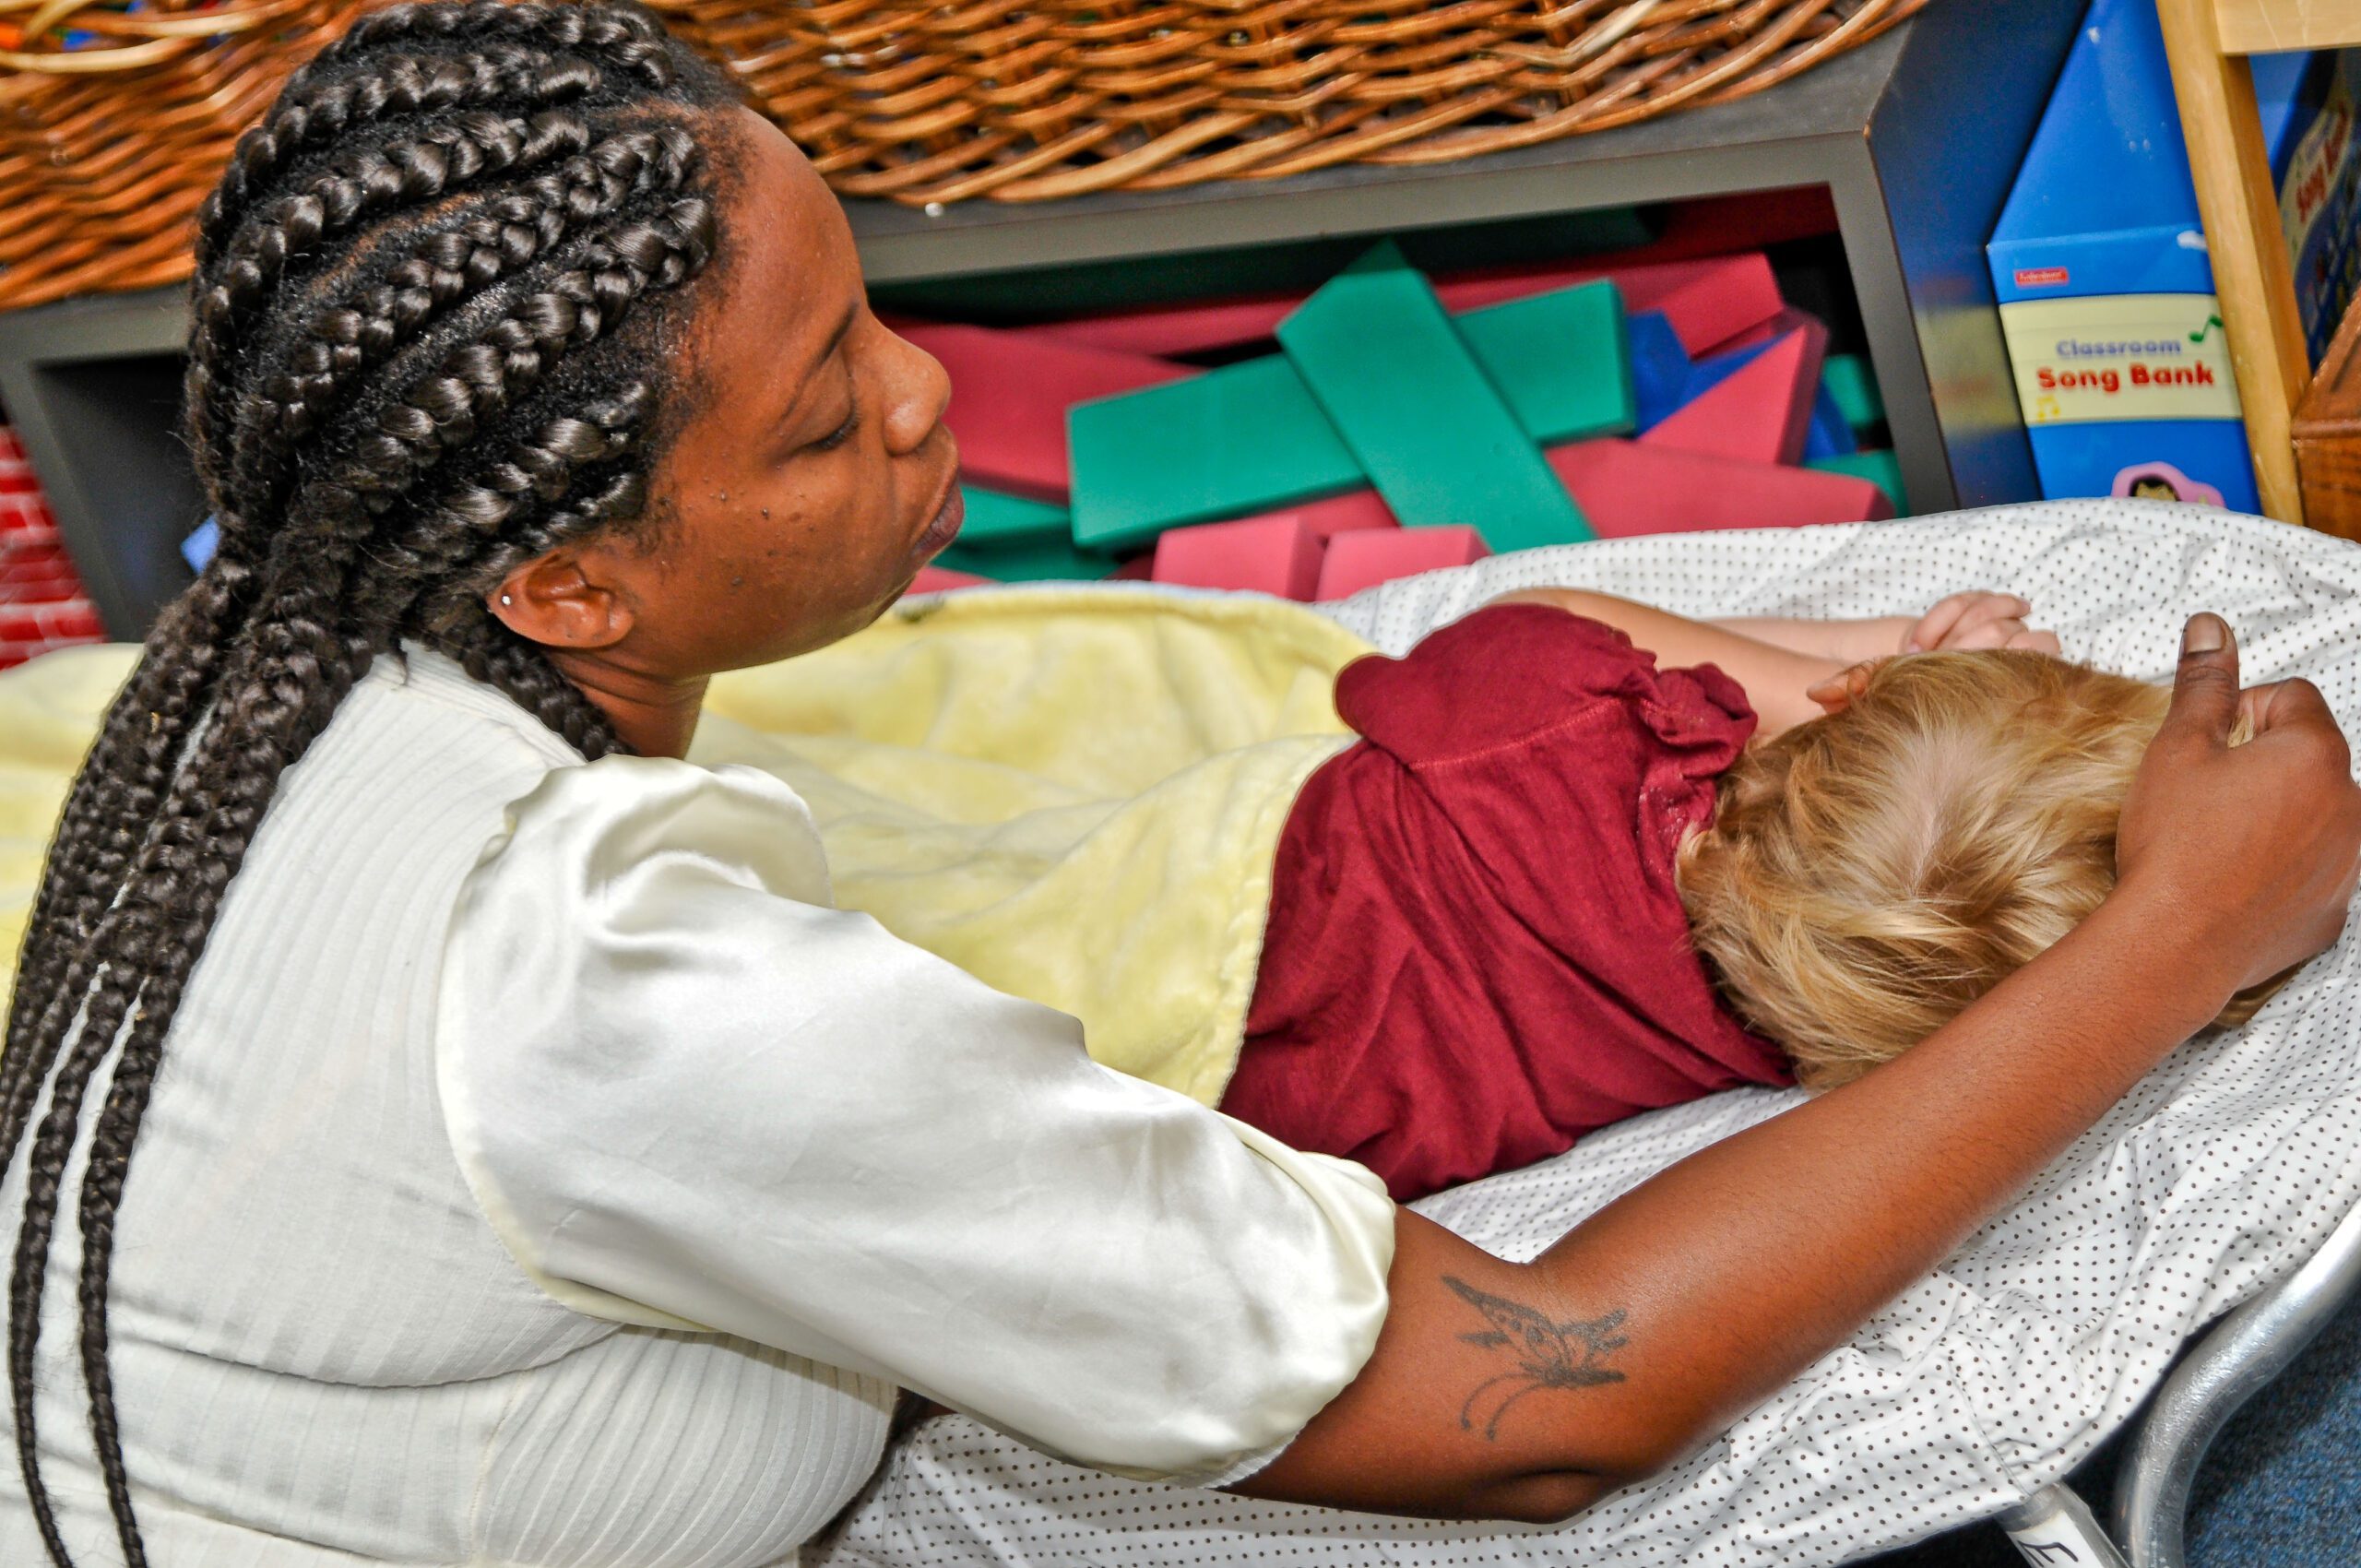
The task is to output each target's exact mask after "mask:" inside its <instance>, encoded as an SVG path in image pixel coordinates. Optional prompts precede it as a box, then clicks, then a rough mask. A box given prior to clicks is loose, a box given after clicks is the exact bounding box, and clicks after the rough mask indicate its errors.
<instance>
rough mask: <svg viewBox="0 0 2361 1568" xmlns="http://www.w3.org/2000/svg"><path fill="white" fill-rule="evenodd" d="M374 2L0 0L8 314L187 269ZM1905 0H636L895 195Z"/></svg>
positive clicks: (1000, 188)
mask: <svg viewBox="0 0 2361 1568" xmlns="http://www.w3.org/2000/svg"><path fill="white" fill-rule="evenodd" d="M366 3H367V0H148V4H147V5H146V6H144V7H143V8H141V9H138V10H127V9H125V8H124V6H123V4H122V0H43V3H39V4H36V0H0V46H5V47H0V192H5V193H6V196H5V197H0V200H5V202H6V214H7V220H6V222H5V223H0V309H5V308H12V307H15V306H19V305H27V304H33V303H40V302H42V301H44V300H52V299H56V298H59V297H61V296H64V295H66V294H72V293H78V292H87V291H101V290H113V289H133V288H141V287H145V286H148V285H151V284H158V283H165V282H170V281H172V280H174V279H180V278H183V277H185V276H186V275H187V272H188V266H189V262H188V255H187V252H188V237H189V225H190V222H191V220H192V218H193V216H194V214H195V212H196V208H197V205H198V203H199V202H200V201H202V200H203V199H204V196H205V193H206V191H207V190H208V189H209V188H210V187H211V185H212V184H213V181H214V178H215V175H216V173H217V172H219V169H220V166H221V164H222V162H223V161H224V160H226V159H227V157H228V156H229V152H230V148H231V144H232V143H233V142H234V141H235V139H236V137H237V133H238V131H239V130H240V129H242V128H243V126H244V125H246V123H247V122H249V121H250V120H252V119H253V118H254V117H255V115H256V114H257V113H259V112H260V111H261V110H262V109H263V108H264V107H265V106H266V104H267V102H268V101H269V99H270V97H271V95H272V94H273V93H274V92H276V91H277V90H278V88H279V83H280V81H282V80H283V79H284V78H285V77H286V75H287V73H288V72H289V71H290V70H291V69H292V68H293V67H294V65H296V64H297V62H299V61H301V60H302V59H303V58H304V57H305V56H307V55H308V54H310V53H312V52H313V51H314V50H315V49H317V48H318V47H319V46H320V45H321V44H322V43H324V42H326V40H327V39H328V38H329V37H330V36H332V35H333V34H334V33H335V32H336V31H338V30H339V29H340V28H341V27H342V26H343V25H344V23H345V22H346V21H347V20H349V19H350V17H351V16H352V15H353V14H354V13H355V12H356V11H358V10H360V9H362V7H363V5H364V4H366ZM1925 3H1926V0H1562V3H1560V4H1555V5H1552V4H1549V3H1548V0H1458V3H1456V4H1443V5H1428V4H1424V3H1422V0H966V3H961V0H950V3H946V4H938V5H931V6H921V5H871V4H865V3H861V0H649V4H650V5H651V6H652V8H653V9H655V10H656V11H658V13H660V14H661V15H662V16H663V17H664V18H665V19H666V20H667V22H668V23H669V24H670V26H671V27H672V28H673V29H674V30H676V31H678V32H679V33H680V34H681V36H682V37H683V38H684V39H686V40H687V41H688V42H691V43H692V44H694V46H695V47H697V48H699V49H701V50H703V51H704V52H705V53H707V54H708V55H710V56H712V57H714V58H716V59H718V60H720V61H722V62H724V63H725V64H726V65H728V66H729V67H730V70H732V71H733V72H734V73H735V74H736V75H737V76H738V77H740V78H741V79H742V81H743V82H745V84H746V85H747V88H748V90H749V91H750V92H751V93H752V94H753V98H754V100H755V101H757V102H758V103H759V104H760V105H761V106H762V108H763V109H764V110H765V112H766V113H769V115H770V116H771V118H773V119H774V120H776V121H777V123H778V124H779V125H781V126H783V127H785V128H786V129H787V130H788V131H789V133H790V134H792V135H793V136H794V137H795V138H796V140H797V141H798V142H799V143H800V144H801V146H802V147H803V148H804V149H805V150H806V151H807V152H809V153H810V154H811V156H812V159H813V162H814V163H816V164H817V165H818V166H819V168H820V170H821V171H822V172H824V173H825V175H826V176H827V177H828V180H829V183H830V184H833V185H834V186H835V187H836V189H837V190H838V191H840V192H842V193H844V194H846V195H848V196H884V197H890V198H892V199H894V200H896V201H902V202H909V203H931V202H953V201H960V200H966V199H968V198H971V197H976V196H989V197H991V198H994V199H996V200H1002V201H1041V200H1048V199H1052V198H1056V197H1062V196H1079V195H1082V194H1084V193H1086V192H1091V191H1104V190H1112V189H1128V190H1153V189H1161V188H1167V187H1170V186H1176V185H1186V184H1195V183H1197V182H1199V181H1204V180H1217V179H1236V178H1241V177H1270V176H1275V175H1281V174H1293V173H1300V172H1303V171H1306V170H1311V169H1320V168H1325V167H1327V166H1329V165H1331V164H1336V163H1346V162H1376V163H1432V162H1441V161H1444V160H1450V159H1457V158H1466V157H1471V156H1474V155H1475V154H1477V153H1484V152H1494V151H1498V150H1500V149H1501V148H1512V147H1523V146H1525V145H1528V144H1530V143H1534V142H1540V141H1547V140H1549V139H1552V138H1554V137H1564V136H1570V135H1572V134H1573V133H1575V132H1578V131H1585V130H1596V129H1599V128H1602V127H1604V126H1608V125H1625V124H1628V123H1630V122H1631V121H1634V120H1641V119H1645V118H1647V117H1648V116H1650V115H1653V114H1659V113H1664V112H1666V111H1667V110H1669V109H1673V108H1675V107H1677V106H1679V105H1681V104H1687V103H1703V102H1718V101H1724V100H1726V99H1732V98H1737V97H1740V96H1742V95H1744V94H1746V93H1750V92H1754V91H1758V90H1760V89H1762V88H1765V87H1769V86H1771V85H1772V84H1773V83H1774V82H1777V81H1780V80H1782V79H1783V78H1785V77H1789V76H1792V75H1794V74H1795V73H1796V72H1797V71H1800V70H1803V69H1805V68H1806V67H1808V66H1809V65H1813V64H1815V63H1817V62H1819V61H1821V60H1823V59H1826V58H1827V57H1829V56H1830V55H1832V54H1834V53H1838V52H1840V51H1842V50H1845V49H1847V48H1850V47H1852V46H1853V45H1854V44H1857V43H1859V42H1864V41H1865V40H1867V39H1869V38H1872V37H1874V36H1876V35H1877V34H1878V33H1880V32H1881V31H1883V30H1885V29H1886V28H1888V27H1891V26H1892V24H1893V23H1895V22H1897V21H1899V20H1901V19H1902V18H1904V17H1906V16H1908V15H1910V14H1911V13H1912V12H1914V11H1916V9H1918V8H1919V6H1922V5H1924V4H1925ZM16 18H22V19H21V20H18V19H16ZM77 34H78V35H79V36H78V37H77V36H75V35H77ZM69 43H71V44H74V45H78V46H77V47H68V44H69Z"/></svg>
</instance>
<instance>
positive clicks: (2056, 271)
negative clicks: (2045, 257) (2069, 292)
mask: <svg viewBox="0 0 2361 1568" xmlns="http://www.w3.org/2000/svg"><path fill="white" fill-rule="evenodd" d="M2072 281H2073V279H2072V278H2071V277H2070V275H2069V274H2068V272H2067V270H2066V269H2065V268H2064V267H2018V268H2017V287H2018V288H2020V289H2058V288H2063V287H2064V286H2065V285H2066V284H2068V283H2070V282H2072Z"/></svg>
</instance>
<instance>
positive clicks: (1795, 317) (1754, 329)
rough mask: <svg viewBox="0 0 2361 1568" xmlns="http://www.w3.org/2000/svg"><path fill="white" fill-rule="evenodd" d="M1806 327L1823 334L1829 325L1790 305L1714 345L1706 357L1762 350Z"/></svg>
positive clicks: (1708, 350) (1706, 353) (1706, 352)
mask: <svg viewBox="0 0 2361 1568" xmlns="http://www.w3.org/2000/svg"><path fill="white" fill-rule="evenodd" d="M1804 327H1819V328H1820V329H1821V331H1823V332H1825V331H1826V330H1828V324H1827V323H1826V322H1824V321H1821V319H1820V317H1818V316H1816V315H1812V313H1811V312H1809V311H1808V310H1798V309H1797V308H1796V307H1795V306H1794V305H1788V306H1786V307H1785V308H1783V309H1782V310H1781V311H1780V312H1779V314H1778V315H1774V316H1772V317H1771V318H1770V319H1769V320H1767V321H1758V322H1756V323H1755V324H1754V325H1753V326H1751V327H1748V328H1747V329H1746V330H1745V331H1743V332H1740V333H1738V335H1737V336H1736V337H1733V338H1726V339H1723V340H1722V341H1721V342H1718V343H1715V344H1714V345H1713V346H1712V347H1711V348H1709V349H1707V350H1706V351H1705V355H1706V357H1707V358H1708V359H1712V358H1714V357H1716V356H1718V355H1721V354H1734V353H1736V352H1738V350H1741V349H1757V348H1761V347H1762V345H1763V344H1765V343H1768V342H1770V341H1771V340H1772V339H1774V338H1785V337H1786V335H1787V334H1788V333H1790V332H1797V331H1800V330H1802V329H1803V328H1804Z"/></svg>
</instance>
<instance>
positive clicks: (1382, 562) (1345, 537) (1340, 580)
mask: <svg viewBox="0 0 2361 1568" xmlns="http://www.w3.org/2000/svg"><path fill="white" fill-rule="evenodd" d="M1490 553H1491V552H1490V551H1489V550H1487V549H1485V548H1484V540H1483V538H1482V536H1480V535H1478V534H1477V531H1476V530H1475V529H1471V528H1467V527H1465V525H1454V526H1452V527H1447V528H1439V529H1391V530H1389V531H1386V532H1382V533H1380V532H1363V533H1349V534H1340V535H1338V536H1337V537H1336V538H1335V539H1332V540H1329V541H1328V553H1327V555H1326V556H1325V557H1324V558H1323V559H1322V561H1321V563H1320V584H1319V588H1318V589H1317V591H1316V592H1315V594H1314V596H1313V597H1315V598H1318V599H1343V598H1346V597H1347V596H1348V595H1351V594H1356V593H1358V592H1360V591H1361V589H1363V588H1375V587H1376V586H1377V585H1378V584H1380V583H1390V582H1392V581H1393V580H1394V578H1396V577H1414V576H1418V574H1419V573H1420V572H1433V571H1440V570H1441V569H1442V568H1443V567H1445V566H1465V565H1466V564H1469V563H1470V562H1475V561H1481V560H1482V559H1484V557H1485V556H1487V555H1489V554H1490Z"/></svg>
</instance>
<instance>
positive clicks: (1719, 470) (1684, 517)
mask: <svg viewBox="0 0 2361 1568" xmlns="http://www.w3.org/2000/svg"><path fill="white" fill-rule="evenodd" d="M1549 467H1550V468H1551V469H1553V470H1554V471H1555V472H1556V473H1557V475H1558V477H1559V478H1560V480H1562V481H1564V482H1565V486H1566V488H1567V490H1569V491H1570V492H1572V494H1573V496H1574V498H1575V499H1576V500H1577V501H1579V502H1581V503H1582V506H1583V510H1584V513H1585V514H1586V515H1587V516H1588V517H1590V519H1591V523H1592V526H1593V527H1595V528H1596V529H1598V532H1599V537H1601V538H1602V539H1625V538H1629V537H1631V535H1634V534H1650V533H1688V532H1692V531H1696V530H1702V529H1772V528H1795V527H1798V526H1801V525H1803V524H1807V523H1854V522H1874V521H1877V520H1879V519H1880V518H1884V517H1892V516H1893V505H1892V502H1890V501H1889V500H1887V498H1886V495H1885V493H1884V492H1883V491H1881V490H1880V489H1879V488H1878V487H1877V486H1876V485H1874V484H1872V483H1870V482H1869V481H1868V480H1865V479H1857V478H1855V477H1853V476H1852V475H1849V474H1841V473H1822V472H1820V471H1818V470H1815V469H1795V468H1785V467H1781V466H1778V465H1776V464H1769V463H1749V462H1742V461H1738V460H1736V459H1733V458H1729V457H1716V456H1714V455H1712V454H1708V453H1703V452H1690V451H1683V450H1680V449H1679V448H1677V447H1666V446H1652V445H1649V444H1648V443H1647V442H1645V441H1644V440H1642V441H1622V440H1617V439H1615V438H1612V437H1608V438H1607V439H1603V440H1598V441H1584V442H1578V443H1576V444H1574V445H1569V446H1559V447H1553V448H1552V449H1551V450H1550V452H1549Z"/></svg>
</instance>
